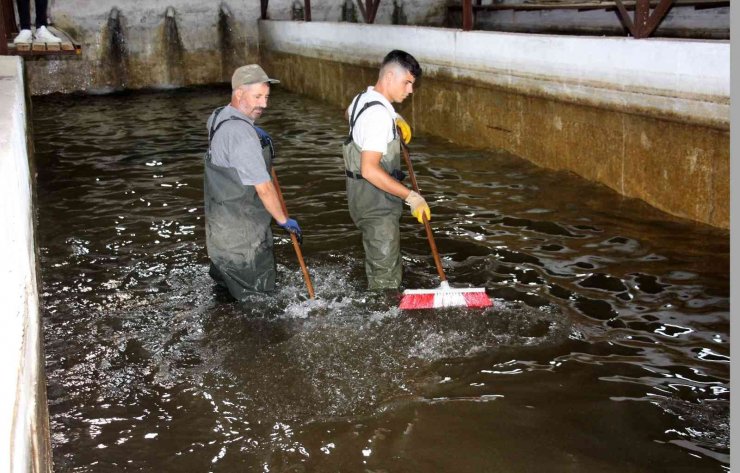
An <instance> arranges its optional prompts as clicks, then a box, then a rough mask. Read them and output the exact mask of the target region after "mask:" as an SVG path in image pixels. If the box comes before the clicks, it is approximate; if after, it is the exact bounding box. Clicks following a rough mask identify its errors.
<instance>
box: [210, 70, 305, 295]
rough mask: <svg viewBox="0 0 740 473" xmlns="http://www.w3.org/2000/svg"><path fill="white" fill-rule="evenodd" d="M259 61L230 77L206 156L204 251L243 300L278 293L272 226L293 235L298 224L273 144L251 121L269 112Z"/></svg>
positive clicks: (214, 272) (216, 272) (297, 231)
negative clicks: (289, 211) (275, 174)
mask: <svg viewBox="0 0 740 473" xmlns="http://www.w3.org/2000/svg"><path fill="white" fill-rule="evenodd" d="M276 82H278V81H277V80H275V79H271V78H269V77H268V76H267V74H265V71H264V70H262V68H261V67H260V66H258V65H257V64H250V65H248V66H242V67H240V68H238V69H237V70H236V71H234V75H233V76H232V78H231V88H232V91H231V103H229V105H226V106H225V107H220V108H217V109H216V110H214V112H213V113H212V114H211V116H210V118H208V125H207V126H208V152H207V153H206V157H205V180H204V194H205V195H204V197H205V214H206V248H207V250H208V257H209V258H210V259H211V268H210V271H209V273H210V275H211V277H213V279H215V280H216V281H217V282H218V283H219V284H221V285H223V286H226V287H227V288H228V290H229V293H230V294H231V295H232V296H233V297H234V298H235V299H238V300H242V299H244V298H245V297H246V296H247V295H249V294H250V293H254V292H269V291H272V290H274V289H275V259H274V257H273V253H272V231H271V230H270V222H271V221H272V219H273V218H274V219H275V221H276V222H277V223H278V225H280V226H281V227H282V228H283V229H284V230H286V231H288V232H290V233H295V234H296V236H298V238H299V240H300V237H301V228H300V227H299V226H298V222H296V221H295V220H293V219H292V218H288V217H287V215H285V213H284V212H283V210H282V205H281V203H280V198H279V196H278V193H277V189H276V188H275V186H274V184H273V182H272V178H271V175H270V174H271V169H272V159H273V157H274V156H273V147H272V139H271V138H270V136H269V135H268V134H267V133H265V132H264V130H262V129H260V128H259V127H257V126H256V125H255V124H254V122H255V120H257V119H258V118H259V117H261V116H262V112H263V111H264V110H265V108H267V99H268V97H269V95H270V84H273V83H276Z"/></svg>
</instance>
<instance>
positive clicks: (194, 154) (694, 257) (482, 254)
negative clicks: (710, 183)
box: [33, 88, 730, 473]
mask: <svg viewBox="0 0 740 473" xmlns="http://www.w3.org/2000/svg"><path fill="white" fill-rule="evenodd" d="M228 94H229V91H228V90H227V89H223V88H217V89H192V90H183V91H167V92H151V93H138V94H126V95H116V96H104V97H83V96H66V97H37V98H34V100H33V114H34V120H33V127H34V130H35V132H36V138H35V148H36V149H35V152H36V160H37V168H38V204H39V212H38V214H39V228H38V231H39V244H40V246H41V261H42V278H43V296H42V297H43V315H44V324H45V325H44V335H45V347H46V348H45V349H46V366H47V375H48V394H49V403H50V414H51V423H52V443H53V448H54V460H55V467H56V471H75V472H111V471H156V472H162V471H178V472H185V471H187V472H190V471H193V472H206V471H221V472H233V471H262V472H267V471H270V472H302V471H306V472H308V471H317V472H336V471H342V472H421V471H430V472H431V471H434V472H454V473H461V472H482V471H502V472H529V471H532V472H534V471H537V472H541V471H553V472H559V471H568V472H588V473H593V472H620V473H622V472H625V471H629V472H656V471H691V472H703V471H727V470H729V467H728V465H729V361H730V360H729V350H730V347H729V238H728V233H727V232H724V231H719V230H715V229H711V228H708V227H705V226H700V225H694V224H691V223H689V222H684V221H677V220H675V219H671V218H670V217H668V216H667V215H665V214H662V213H660V212H658V211H656V210H654V209H652V208H650V207H648V206H647V205H645V204H643V203H641V202H638V201H634V200H627V199H623V198H621V197H619V196H618V195H617V194H615V193H614V192H612V191H610V190H608V189H606V188H604V187H602V186H599V185H596V184H593V183H589V182H586V181H584V180H582V179H580V178H577V177H575V176H573V175H570V174H567V173H561V172H552V171H546V170H543V169H540V168H537V167H534V166H532V165H530V164H528V163H527V162H525V161H522V160H519V159H517V158H513V157H509V156H506V155H504V154H495V153H483V152H476V151H470V150H465V149H460V148H458V147H453V146H451V145H449V144H447V143H446V142H444V141H442V140H440V139H436V138H430V137H425V136H419V137H417V138H416V139H415V141H414V142H413V143H412V156H413V158H414V159H415V162H416V171H417V173H418V177H419V181H420V185H421V187H422V191H423V193H424V194H425V195H426V196H427V198H428V200H429V201H430V202H431V204H432V212H433V220H432V222H433V226H434V229H435V233H436V235H437V236H438V239H437V245H438V247H439V249H440V251H441V252H442V253H443V261H444V264H445V266H446V268H447V273H448V277H449V279H450V281H451V282H452V283H453V285H455V284H458V285H471V286H476V287H481V286H485V287H486V288H488V292H489V294H490V295H491V296H492V297H494V298H495V301H496V305H495V307H494V308H492V309H490V310H488V309H487V310H464V309H445V310H435V311H421V312H413V313H403V312H400V311H399V310H398V309H396V308H395V307H396V305H397V300H396V299H393V297H391V296H386V295H382V296H381V295H368V294H366V293H365V292H363V287H364V284H365V279H364V270H363V265H362V249H361V241H360V237H359V234H358V232H357V231H356V230H355V228H354V227H353V225H352V223H351V221H350V218H349V215H348V211H347V209H346V203H345V198H344V192H343V189H344V177H343V168H342V161H341V155H340V148H339V142H340V140H341V137H342V136H343V135H344V133H345V128H346V126H345V123H344V120H343V118H342V111H341V110H337V109H334V108H331V107H328V106H326V105H324V104H322V103H321V102H318V101H314V100H310V99H307V98H305V97H301V96H297V95H292V94H289V93H287V92H285V91H281V90H280V89H276V90H274V91H273V95H272V103H271V108H270V110H269V112H268V113H267V114H266V115H265V117H264V118H263V121H262V125H263V126H264V127H265V128H266V129H267V130H268V131H269V132H271V133H272V135H273V137H274V138H275V140H276V142H277V144H278V148H277V151H278V158H277V164H276V169H277V172H278V174H279V176H280V182H281V185H282V187H283V192H284V194H285V196H286V198H287V201H288V208H289V210H290V211H291V214H293V215H294V216H295V217H296V218H297V219H298V220H299V222H300V223H301V225H302V227H303V229H304V231H305V239H304V246H303V251H304V255H305V257H306V260H307V263H308V265H309V268H310V269H311V272H312V275H313V282H314V285H315V286H316V291H317V295H318V298H317V300H315V301H308V300H307V297H306V295H305V294H306V291H305V286H304V284H303V281H302V279H301V273H300V270H299V267H298V264H297V262H296V259H295V256H294V254H293V252H292V246H291V245H290V241H289V239H288V238H287V237H286V236H285V235H284V234H283V233H282V232H281V231H279V229H277V230H276V236H277V237H278V239H279V241H277V243H276V253H277V260H278V265H279V266H278V272H279V279H280V290H279V292H278V293H277V294H276V295H275V296H273V297H256V298H254V300H251V301H249V302H248V303H247V304H237V303H235V302H233V301H231V300H229V298H228V296H227V295H226V294H224V293H223V292H222V291H221V290H219V289H217V288H216V287H215V285H214V284H213V282H212V281H211V280H210V278H209V276H208V274H207V258H206V253H205V248H204V232H203V211H202V208H203V207H202V163H201V156H202V152H203V150H204V148H205V146H206V130H205V120H206V118H207V116H208V114H209V113H210V111H211V110H212V109H213V108H214V107H216V106H219V105H222V104H225V103H226V102H227V100H228ZM402 238H403V240H402V247H403V251H404V253H403V254H404V261H405V267H406V276H405V282H406V285H407V287H414V288H432V287H435V286H436V284H437V282H436V279H435V270H434V266H433V263H432V260H431V257H430V255H429V251H428V247H427V244H426V240H425V235H424V232H423V230H422V227H421V226H420V225H419V224H417V223H414V221H413V220H412V219H411V218H410V217H409V216H408V215H405V216H404V219H403V222H402Z"/></svg>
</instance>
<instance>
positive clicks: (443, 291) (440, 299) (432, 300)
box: [398, 130, 493, 310]
mask: <svg viewBox="0 0 740 473" xmlns="http://www.w3.org/2000/svg"><path fill="white" fill-rule="evenodd" d="M398 133H399V136H400V134H401V130H398ZM401 149H402V151H403V159H404V160H405V161H406V166H407V167H408V168H409V177H410V178H411V186H412V187H413V189H414V191H416V192H417V193H418V192H419V186H418V185H417V184H416V176H415V175H414V168H413V166H412V165H411V158H410V157H409V150H408V147H407V146H406V144H405V143H404V142H403V140H402V141H401ZM421 218H422V220H423V221H424V228H425V229H426V232H427V239H428V240H429V246H430V247H431V249H432V256H434V264H435V265H436V266H437V274H438V275H439V280H440V285H439V288H437V289H406V290H405V291H403V297H402V298H401V303H400V304H399V306H398V307H399V309H407V310H408V309H436V308H439V307H490V306H492V305H493V303H492V302H491V299H489V298H488V294H486V289H485V288H482V287H473V288H453V287H450V284H449V283H448V282H447V277H446V276H445V272H444V269H442V261H441V260H440V259H439V252H438V251H437V245H436V243H434V235H432V227H431V225H429V220H427V216H426V214H424V212H422V215H421Z"/></svg>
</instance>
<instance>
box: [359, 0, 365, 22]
mask: <svg viewBox="0 0 740 473" xmlns="http://www.w3.org/2000/svg"><path fill="white" fill-rule="evenodd" d="M357 5H358V6H359V7H360V13H361V14H362V20H363V21H364V22H365V23H367V9H366V8H365V5H363V4H362V0H357Z"/></svg>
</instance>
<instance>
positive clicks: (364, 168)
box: [342, 50, 431, 290]
mask: <svg viewBox="0 0 740 473" xmlns="http://www.w3.org/2000/svg"><path fill="white" fill-rule="evenodd" d="M419 77H421V67H420V66H419V63H418V62H417V61H416V59H415V58H414V57H413V56H412V55H410V54H409V53H407V52H404V51H400V50H393V51H391V52H390V53H388V54H387V55H386V57H385V58H384V59H383V63H382V65H381V67H380V73H379V75H378V82H377V83H376V84H375V86H371V87H368V88H367V90H366V91H364V92H362V93H360V94H359V95H357V96H356V97H355V98H354V99H353V100H352V102H351V103H350V105H349V107H348V108H347V112H346V114H345V116H346V118H347V119H348V121H349V135H348V136H347V139H346V140H345V142H344V146H343V149H342V154H343V156H344V165H345V168H346V169H345V173H346V175H347V201H348V204H349V212H350V216H351V217H352V221H353V222H354V223H355V225H357V227H358V228H359V229H360V231H361V232H362V243H363V246H364V248H365V272H366V274H367V279H368V289H370V290H382V289H398V287H399V286H400V285H401V235H400V231H399V220H400V218H401V213H402V209H403V202H404V201H405V202H406V203H407V204H408V205H409V206H410V207H411V213H412V215H413V216H414V217H416V218H417V219H418V220H419V222H420V223H423V220H422V215H426V217H427V219H429V218H431V213H430V210H429V206H428V205H427V203H426V201H425V200H424V198H423V197H422V196H421V195H419V194H418V193H416V192H414V191H412V190H409V189H408V188H407V187H406V186H405V185H403V184H401V182H400V181H401V179H403V173H402V172H401V139H403V140H404V141H405V142H406V143H408V142H409V141H410V139H411V133H410V131H411V130H410V128H409V127H408V124H406V122H405V121H403V118H401V116H400V115H398V114H397V113H396V111H395V110H394V109H393V105H391V103H393V102H396V103H401V102H403V101H404V99H406V97H408V96H409V94H411V93H412V92H413V87H414V83H415V82H416V81H417V79H419ZM397 124H398V125H399V128H401V130H402V133H403V135H404V136H399V133H398V132H397V130H396V126H397Z"/></svg>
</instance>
